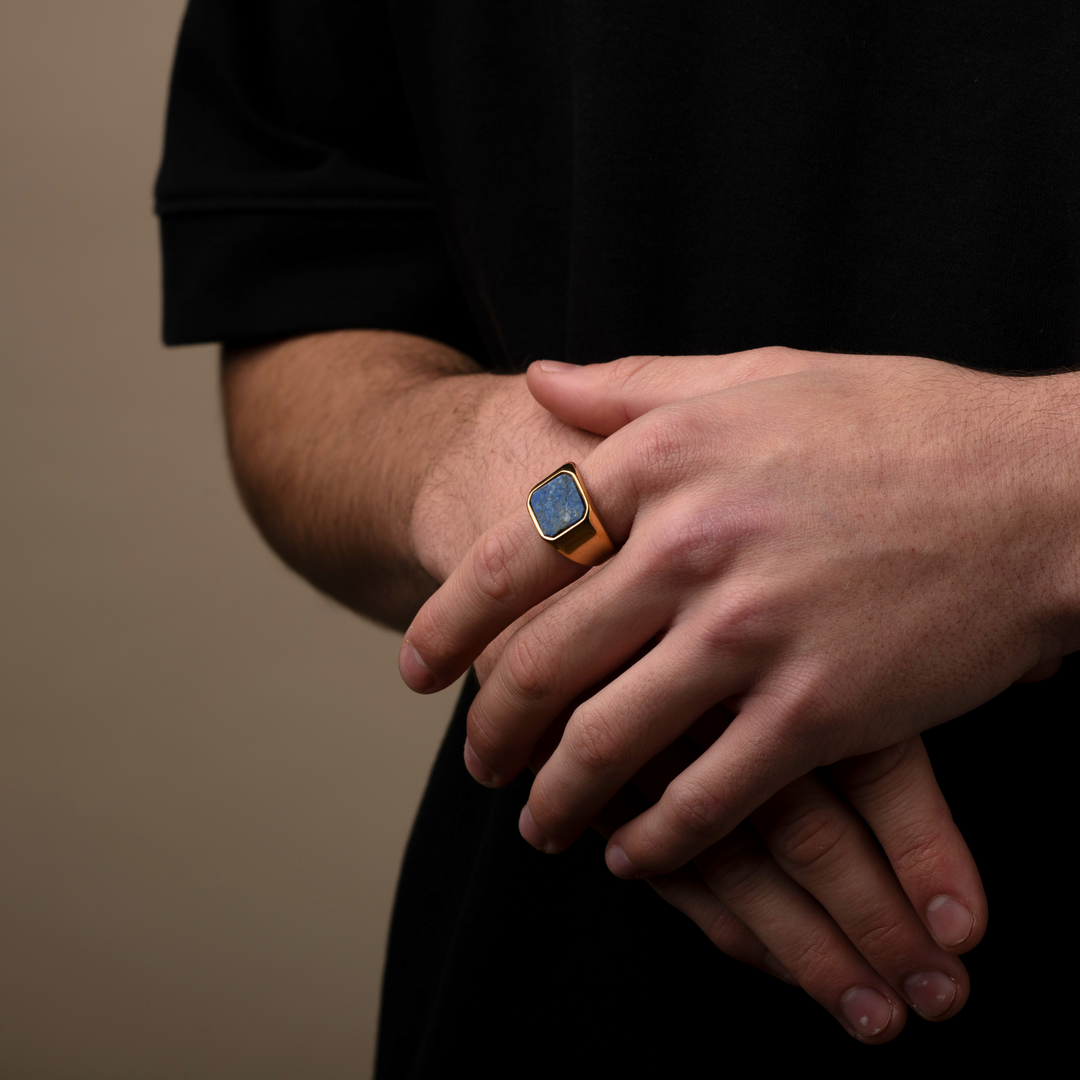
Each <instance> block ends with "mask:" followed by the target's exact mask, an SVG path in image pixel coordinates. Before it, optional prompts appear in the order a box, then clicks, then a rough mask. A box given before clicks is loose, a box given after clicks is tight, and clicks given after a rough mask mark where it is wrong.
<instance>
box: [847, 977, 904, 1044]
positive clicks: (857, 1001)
mask: <svg viewBox="0 0 1080 1080" xmlns="http://www.w3.org/2000/svg"><path fill="white" fill-rule="evenodd" d="M840 1011H841V1012H842V1013H843V1014H844V1019H845V1020H846V1021H847V1022H848V1023H849V1024H850V1025H851V1026H852V1028H854V1030H855V1037H856V1038H857V1039H871V1038H873V1037H874V1036H875V1035H880V1034H881V1033H882V1032H883V1031H884V1030H885V1029H886V1028H887V1027H888V1026H889V1022H890V1021H891V1020H892V1014H893V1007H892V1005H890V1004H889V1002H888V1001H886V1000H885V998H883V997H882V996H881V994H879V993H878V992H877V991H876V990H871V989H870V987H869V986H857V987H855V989H854V990H849V991H848V992H847V993H846V994H845V995H844V996H843V997H842V998H841V999H840Z"/></svg>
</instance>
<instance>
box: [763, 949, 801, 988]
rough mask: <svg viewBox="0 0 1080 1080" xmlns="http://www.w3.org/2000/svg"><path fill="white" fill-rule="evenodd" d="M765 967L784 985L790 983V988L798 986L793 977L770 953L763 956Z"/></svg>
mask: <svg viewBox="0 0 1080 1080" xmlns="http://www.w3.org/2000/svg"><path fill="white" fill-rule="evenodd" d="M765 966H766V967H767V968H768V969H769V970H770V971H771V972H772V973H773V974H774V975H775V976H776V977H777V978H778V979H783V980H784V982H786V983H791V985H792V986H798V985H799V984H798V983H797V982H796V981H795V976H794V975H792V974H791V972H790V971H788V969H787V968H786V967H784V965H783V964H781V963H780V961H779V960H777V959H776V957H775V956H773V954H772V953H771V952H767V953H766V954H765Z"/></svg>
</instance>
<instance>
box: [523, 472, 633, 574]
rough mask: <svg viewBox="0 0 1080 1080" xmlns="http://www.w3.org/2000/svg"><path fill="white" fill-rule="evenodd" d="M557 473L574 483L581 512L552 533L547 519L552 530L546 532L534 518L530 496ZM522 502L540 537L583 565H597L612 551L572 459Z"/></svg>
mask: <svg viewBox="0 0 1080 1080" xmlns="http://www.w3.org/2000/svg"><path fill="white" fill-rule="evenodd" d="M560 476H566V477H569V478H570V480H571V481H572V482H573V485H574V488H575V489H576V490H577V494H578V495H579V496H580V497H581V502H582V503H583V504H584V513H582V514H581V516H580V518H579V519H578V520H577V521H574V522H572V523H571V524H569V525H567V527H566V528H565V529H563V530H562V531H561V532H553V527H552V525H551V523H550V521H549V522H548V529H549V532H550V533H551V535H549V532H545V531H544V527H543V525H541V522H540V520H539V519H538V518H537V514H536V510H534V509H533V496H534V495H536V493H537V492H538V491H540V489H541V488H543V487H545V486H546V485H548V484H550V483H551V482H552V481H553V480H557V478H558V477H560ZM560 490H566V487H565V483H564V484H563V485H560ZM525 505H526V506H527V507H528V508H529V517H530V518H532V523H533V525H535V526H536V531H537V532H538V533H539V534H540V537H541V538H542V539H543V540H546V541H547V542H548V543H549V544H551V546H552V547H553V548H555V549H556V550H558V551H560V552H562V554H563V555H565V556H566V557H567V558H568V559H572V560H573V561H574V562H576V563H580V564H581V565H582V566H599V565H600V563H602V562H604V561H605V560H606V559H609V558H610V557H611V556H612V555H614V554H615V545H614V544H613V543H612V542H611V540H610V538H609V537H608V534H607V530H606V529H605V528H604V526H603V525H602V524H601V523H600V519H599V517H597V515H596V511H595V509H594V508H593V504H592V499H590V498H589V493H588V492H587V491H586V490H585V485H584V484H583V483H582V480H581V476H580V475H579V474H578V471H577V466H576V465H575V464H574V463H573V462H572V461H568V462H567V463H566V464H565V465H562V466H560V467H559V468H558V469H556V470H555V471H554V472H553V473H552V474H551V475H550V476H545V477H544V479H543V480H541V481H540V483H539V484H537V485H536V487H534V488H533V489H532V491H530V492H529V497H528V499H526V501H525Z"/></svg>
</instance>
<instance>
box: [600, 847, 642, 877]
mask: <svg viewBox="0 0 1080 1080" xmlns="http://www.w3.org/2000/svg"><path fill="white" fill-rule="evenodd" d="M604 858H605V859H606V860H607V868H608V869H609V870H610V871H611V872H612V873H613V874H614V875H615V876H616V877H621V878H633V877H637V873H638V869H637V867H636V866H635V865H634V864H633V863H632V862H631V861H630V860H629V859H628V858H627V857H626V852H625V851H623V849H622V848H621V847H619V845H618V844H612V845H611V847H609V848H608V849H607V854H606V855H605V856H604Z"/></svg>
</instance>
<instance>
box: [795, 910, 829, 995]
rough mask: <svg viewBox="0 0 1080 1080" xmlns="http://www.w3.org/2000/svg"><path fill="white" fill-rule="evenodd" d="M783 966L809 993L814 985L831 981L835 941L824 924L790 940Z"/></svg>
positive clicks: (818, 985)
mask: <svg viewBox="0 0 1080 1080" xmlns="http://www.w3.org/2000/svg"><path fill="white" fill-rule="evenodd" d="M790 948H791V952H790V954H788V955H785V957H784V958H783V959H784V966H785V967H786V968H787V969H788V971H790V972H791V973H792V975H794V976H795V977H796V978H797V979H798V980H799V983H800V984H801V985H802V986H804V987H806V989H807V990H809V991H810V992H811V993H812V992H813V989H814V988H815V987H820V986H822V985H823V984H826V983H829V982H831V981H833V978H834V976H835V968H836V941H835V940H834V938H833V935H832V934H831V933H830V931H829V930H828V929H827V928H826V927H824V926H814V927H811V928H810V929H808V930H807V931H806V932H805V933H802V934H800V935H799V937H798V938H797V939H796V940H795V941H792V942H791V944H790Z"/></svg>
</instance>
